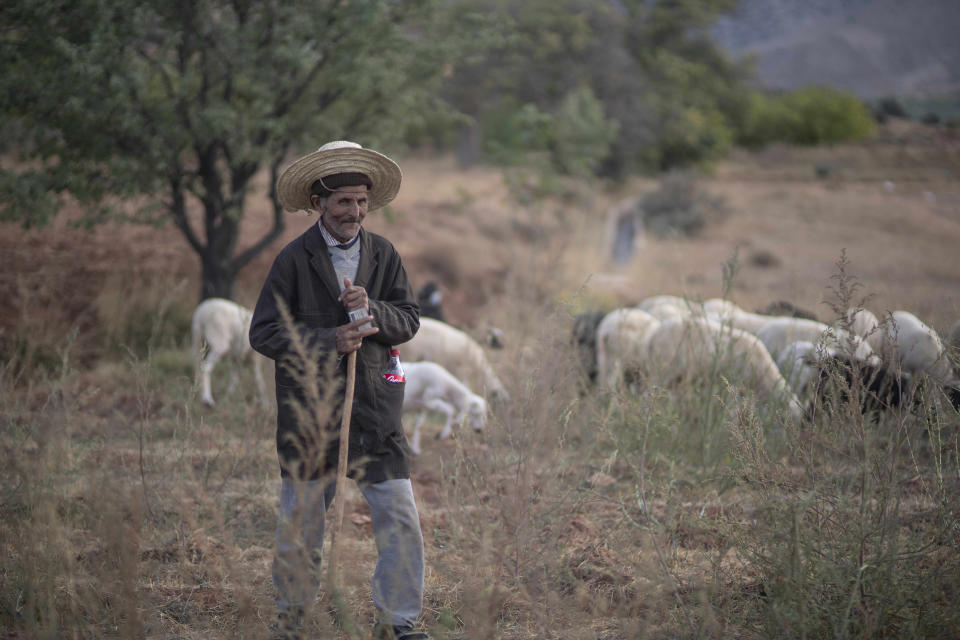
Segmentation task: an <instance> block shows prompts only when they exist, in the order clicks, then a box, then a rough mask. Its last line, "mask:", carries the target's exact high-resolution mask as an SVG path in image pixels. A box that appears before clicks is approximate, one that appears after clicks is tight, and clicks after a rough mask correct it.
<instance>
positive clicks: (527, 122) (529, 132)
mask: <svg viewBox="0 0 960 640" xmlns="http://www.w3.org/2000/svg"><path fill="white" fill-rule="evenodd" d="M550 124H551V117H550V115H549V114H547V113H543V112H541V111H540V110H539V109H538V108H537V106H536V105H534V104H531V103H526V104H522V105H517V104H516V103H515V102H513V101H507V102H505V103H504V104H503V105H501V106H500V107H498V108H496V109H491V110H490V111H488V112H487V113H486V114H485V115H484V118H483V123H482V128H483V134H484V135H483V142H484V152H485V153H486V154H487V156H488V157H490V158H491V159H492V160H493V161H494V162H496V163H498V164H503V165H513V164H521V163H523V162H524V161H525V158H526V157H527V155H528V154H530V153H531V152H535V151H543V150H544V149H546V147H547V144H548V140H549V135H550V133H549V130H550Z"/></svg>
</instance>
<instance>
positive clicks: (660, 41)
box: [443, 0, 749, 176]
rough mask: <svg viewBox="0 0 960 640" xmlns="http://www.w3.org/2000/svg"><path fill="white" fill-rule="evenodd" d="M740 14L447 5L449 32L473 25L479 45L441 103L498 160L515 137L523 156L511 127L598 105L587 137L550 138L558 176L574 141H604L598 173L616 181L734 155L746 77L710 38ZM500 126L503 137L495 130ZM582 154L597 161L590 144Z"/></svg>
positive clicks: (617, 1)
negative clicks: (725, 17)
mask: <svg viewBox="0 0 960 640" xmlns="http://www.w3.org/2000/svg"><path fill="white" fill-rule="evenodd" d="M735 4H736V2H735V0H627V1H621V0H605V1H602V2H596V1H592V0H451V2H450V3H448V5H446V6H447V7H454V8H455V15H456V16H457V18H456V20H455V21H454V23H455V24H459V23H461V22H462V21H463V20H469V21H470V22H471V24H472V33H473V34H474V35H475V36H476V37H475V40H474V44H473V49H472V51H470V53H469V54H468V55H465V56H463V57H462V58H459V59H457V60H456V61H454V62H453V63H452V73H450V74H449V76H448V78H447V80H446V81H445V82H444V85H443V95H444V97H445V98H446V99H447V100H448V101H449V102H450V104H451V105H452V106H453V107H455V108H456V109H458V110H460V111H461V112H462V113H465V114H467V115H468V116H469V118H470V119H471V121H472V122H473V123H474V124H475V126H482V127H483V138H484V139H490V138H492V139H493V140H494V141H495V144H494V145H493V148H494V149H495V150H496V151H498V152H500V151H502V150H503V149H504V148H508V147H509V146H510V145H509V144H507V139H509V138H510V136H511V135H514V133H515V134H516V135H517V136H518V138H517V141H516V142H517V145H518V146H522V144H523V143H524V138H529V137H530V132H529V131H525V130H524V129H523V128H522V127H517V126H516V124H517V122H518V121H521V122H522V121H524V120H529V117H528V116H529V114H531V113H536V114H538V117H540V118H541V119H542V117H543V116H549V117H550V118H554V119H556V120H558V121H564V122H566V123H569V122H570V120H569V117H568V116H569V114H570V113H571V108H572V106H573V105H574V104H579V105H580V107H578V108H580V109H584V108H587V101H589V100H591V99H592V98H595V99H596V106H597V107H598V108H599V109H595V108H594V107H593V106H590V107H589V108H588V109H587V111H586V112H584V113H587V112H589V113H590V120H591V122H592V123H593V125H594V126H593V127H592V128H591V129H590V131H586V130H585V127H584V125H583V124H581V131H580V132H579V133H577V134H576V135H574V136H570V135H569V134H568V132H567V131H566V130H565V129H564V128H563V127H560V126H556V127H554V128H553V131H554V132H555V133H557V134H560V135H567V139H566V140H563V141H561V140H550V141H548V143H547V146H548V147H550V148H551V149H553V150H554V152H555V157H554V163H555V165H557V168H558V169H559V170H560V171H562V172H574V173H577V172H579V171H580V168H581V167H577V168H576V169H575V170H574V168H573V165H570V164H566V165H565V163H564V162H563V160H564V158H565V155H560V152H559V150H561V149H562V150H563V154H566V153H568V152H569V150H570V149H571V145H570V142H571V139H572V138H576V137H580V139H582V140H586V139H592V140H595V141H600V140H605V141H606V142H607V145H608V148H607V149H605V150H604V152H603V154H602V155H603V157H602V162H600V163H596V167H597V171H599V172H601V173H603V174H606V175H611V176H624V175H628V174H630V173H632V172H635V171H659V170H661V169H669V168H671V167H674V166H683V165H688V164H695V163H698V162H702V161H709V160H712V159H715V158H717V157H720V156H722V154H723V153H724V152H725V151H726V150H727V149H728V148H729V146H730V144H731V141H732V139H733V129H734V128H735V127H736V126H737V124H738V118H740V117H741V116H740V114H741V113H742V111H743V109H744V108H745V105H746V103H747V99H748V91H747V90H746V88H745V86H744V85H745V81H746V80H747V79H748V78H749V69H748V68H747V67H746V66H744V65H740V64H734V63H732V62H731V61H729V60H728V58H727V57H726V56H725V55H724V54H723V52H722V51H720V49H719V48H718V47H717V46H716V45H715V44H714V43H713V41H712V40H711V39H710V37H709V33H708V29H709V27H710V25H711V24H713V22H714V21H715V20H716V19H717V18H718V17H719V16H720V15H722V14H723V13H724V12H727V11H729V10H731V9H732V8H733V7H734V6H735ZM484 43H485V44H486V46H483V45H484ZM586 89H588V90H589V93H587V92H586V91H585V90H586ZM591 96H592V98H591ZM510 111H514V112H516V113H517V117H516V118H511V117H509V115H508V112H510ZM491 114H492V116H493V117H491ZM524 114H526V115H524ZM498 126H503V127H504V128H503V129H501V130H493V128H495V127H498ZM611 132H615V135H611ZM584 134H587V135H586V136H585V135H584ZM535 139H537V140H540V137H539V136H535ZM573 148H574V149H576V148H577V147H575V146H574V147H573ZM589 151H590V153H591V154H594V153H596V145H593V146H592V147H591V149H590V150H589ZM590 164H591V165H593V164H594V163H593V162H592V161H591V163H590Z"/></svg>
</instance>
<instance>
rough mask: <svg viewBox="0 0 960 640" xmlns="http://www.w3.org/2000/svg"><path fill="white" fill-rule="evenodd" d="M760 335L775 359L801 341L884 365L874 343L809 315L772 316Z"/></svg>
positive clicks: (862, 360)
mask: <svg viewBox="0 0 960 640" xmlns="http://www.w3.org/2000/svg"><path fill="white" fill-rule="evenodd" d="M756 335H757V337H758V338H759V339H760V341H761V342H762V343H763V344H764V346H766V348H767V350H768V351H769V352H770V355H772V356H773V357H774V358H778V357H779V356H780V354H781V353H782V352H783V350H784V349H786V347H787V346H788V345H790V344H793V343H795V342H798V341H807V342H812V343H821V342H822V343H824V344H826V345H827V346H828V347H829V348H830V350H831V351H832V352H833V353H834V354H837V353H841V352H847V353H851V354H852V355H853V358H854V359H855V360H858V361H860V362H865V363H868V364H869V365H871V366H875V367H878V366H880V359H879V358H878V357H877V355H876V353H875V352H874V351H873V349H872V348H871V347H870V345H869V344H868V343H867V342H866V341H865V340H864V339H863V338H861V337H860V336H859V335H856V334H853V333H849V332H847V331H844V330H843V329H838V328H835V327H831V326H830V325H827V324H824V323H822V322H817V321H816V320H807V319H805V318H789V317H779V318H769V319H768V320H767V323H766V324H765V325H763V327H761V328H760V329H759V330H758V331H757V332H756Z"/></svg>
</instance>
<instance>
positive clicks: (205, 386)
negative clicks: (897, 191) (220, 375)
mask: <svg viewBox="0 0 960 640" xmlns="http://www.w3.org/2000/svg"><path fill="white" fill-rule="evenodd" d="M252 315H253V314H252V312H251V311H250V310H249V309H247V308H245V307H243V306H241V305H239V304H237V303H236V302H233V301H232V300H226V299H224V298H207V299H206V300H204V301H203V302H201V303H200V305H199V306H197V308H196V310H195V311H194V312H193V320H192V322H191V325H190V328H191V334H192V337H193V355H194V358H195V360H196V368H197V376H198V378H199V379H200V380H199V383H200V385H201V396H200V398H201V400H202V401H203V403H204V404H206V405H209V406H213V405H214V400H213V393H212V391H211V389H210V373H211V372H212V371H213V368H214V367H215V366H216V364H217V363H218V362H219V361H220V360H221V359H222V358H224V357H225V356H226V357H228V358H231V359H235V360H239V361H243V360H248V359H249V360H252V362H253V375H254V379H255V380H256V383H257V391H258V392H259V394H260V401H261V403H262V404H263V406H267V404H268V400H267V391H266V387H265V386H264V382H263V372H262V371H261V362H262V356H260V355H259V354H258V353H256V352H254V351H253V349H251V348H250V338H249V333H250V318H251V316H252ZM237 380H238V375H237V370H236V367H234V368H233V369H231V378H230V388H231V389H233V388H234V387H236V385H237Z"/></svg>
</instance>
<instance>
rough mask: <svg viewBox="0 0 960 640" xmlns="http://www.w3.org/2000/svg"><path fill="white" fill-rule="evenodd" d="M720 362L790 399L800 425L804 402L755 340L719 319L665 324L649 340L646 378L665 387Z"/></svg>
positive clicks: (767, 391) (764, 390)
mask: <svg viewBox="0 0 960 640" xmlns="http://www.w3.org/2000/svg"><path fill="white" fill-rule="evenodd" d="M718 363H722V364H725V365H728V366H738V367H741V369H742V371H743V373H744V374H745V375H746V380H747V382H748V383H749V384H750V385H751V386H752V387H753V388H755V389H757V390H758V391H760V392H761V393H765V394H767V395H770V396H780V397H784V398H786V400H787V412H788V414H789V416H790V417H791V418H792V419H793V420H795V421H799V420H800V419H801V418H802V416H803V409H802V406H801V404H800V401H799V399H798V398H797V396H796V394H794V393H793V391H792V390H791V389H790V387H789V385H788V384H787V381H786V380H784V378H783V375H782V374H781V373H780V369H779V368H778V367H777V365H776V363H775V362H774V361H773V358H772V357H771V356H770V352H769V351H768V350H767V348H766V347H765V346H764V345H763V343H762V342H760V340H759V339H757V337H756V336H754V335H752V334H750V333H748V332H746V331H743V330H740V329H736V328H733V327H730V326H726V325H723V324H721V323H719V322H717V321H715V320H710V319H707V318H699V317H695V316H691V317H688V318H678V319H673V320H667V321H665V322H662V323H660V325H659V326H658V327H657V329H656V330H655V331H653V333H652V334H651V335H650V337H649V339H648V343H647V363H646V370H647V373H648V374H649V375H652V376H655V377H657V378H659V379H660V380H661V381H663V382H671V381H674V380H677V379H684V378H688V377H689V376H690V375H691V374H696V373H704V372H708V371H709V370H710V368H711V367H713V366H714V365H715V364H718Z"/></svg>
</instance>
